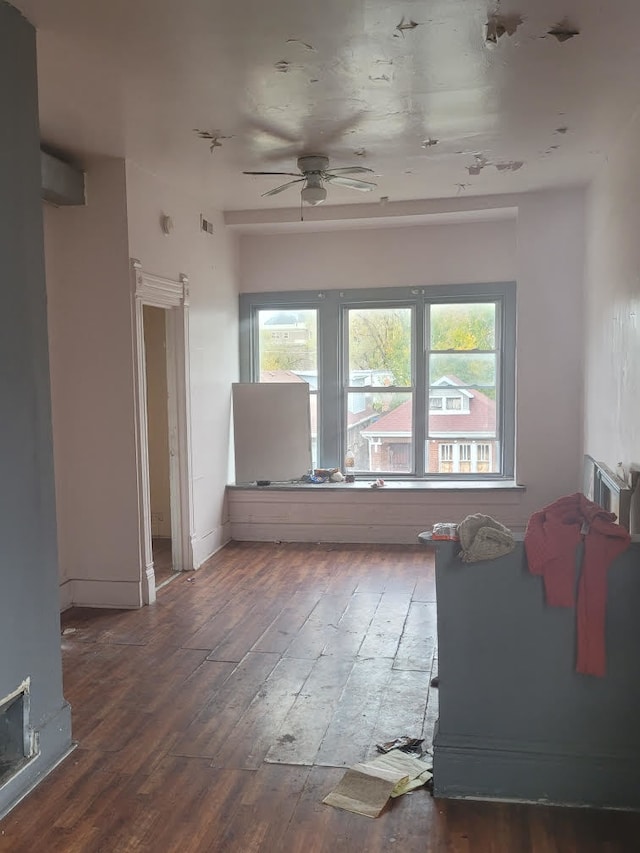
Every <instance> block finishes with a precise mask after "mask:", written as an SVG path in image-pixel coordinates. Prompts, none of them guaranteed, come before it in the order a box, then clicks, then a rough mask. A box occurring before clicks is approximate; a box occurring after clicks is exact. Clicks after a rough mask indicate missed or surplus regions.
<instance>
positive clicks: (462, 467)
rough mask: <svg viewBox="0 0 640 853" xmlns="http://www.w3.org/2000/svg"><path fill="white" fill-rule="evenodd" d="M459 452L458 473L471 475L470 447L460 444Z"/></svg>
mask: <svg viewBox="0 0 640 853" xmlns="http://www.w3.org/2000/svg"><path fill="white" fill-rule="evenodd" d="M458 450H459V471H460V473H461V474H470V473H471V470H472V469H471V445H470V444H461V445H460V446H459V448H458Z"/></svg>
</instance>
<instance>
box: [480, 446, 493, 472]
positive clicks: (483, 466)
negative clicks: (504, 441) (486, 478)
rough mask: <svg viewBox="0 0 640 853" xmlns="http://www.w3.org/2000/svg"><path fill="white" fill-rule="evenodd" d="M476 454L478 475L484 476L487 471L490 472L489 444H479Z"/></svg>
mask: <svg viewBox="0 0 640 853" xmlns="http://www.w3.org/2000/svg"><path fill="white" fill-rule="evenodd" d="M477 453H478V456H477V458H478V464H477V470H478V472H479V473H482V474H486V473H487V471H490V470H491V446H490V445H489V444H479V445H478V447H477Z"/></svg>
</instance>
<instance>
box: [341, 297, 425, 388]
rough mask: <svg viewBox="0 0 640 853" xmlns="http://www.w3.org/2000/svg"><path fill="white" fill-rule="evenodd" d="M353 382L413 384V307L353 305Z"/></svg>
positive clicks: (350, 334)
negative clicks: (355, 306)
mask: <svg viewBox="0 0 640 853" xmlns="http://www.w3.org/2000/svg"><path fill="white" fill-rule="evenodd" d="M348 323H349V384H350V385H352V386H353V385H374V386H378V387H383V386H385V385H401V386H410V385H411V382H412V380H411V308H351V309H349V311H348Z"/></svg>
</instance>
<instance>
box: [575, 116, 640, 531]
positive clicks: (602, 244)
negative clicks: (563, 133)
mask: <svg viewBox="0 0 640 853" xmlns="http://www.w3.org/2000/svg"><path fill="white" fill-rule="evenodd" d="M639 146H640V114H639V113H636V115H635V117H634V119H633V120H632V122H631V124H630V125H629V127H628V128H627V129H626V131H625V132H624V133H623V135H622V136H621V138H620V139H619V140H618V144H617V145H616V146H615V148H614V149H613V150H611V151H610V152H609V156H608V158H607V162H606V164H605V165H604V167H603V169H602V171H601V172H600V173H599V175H598V176H597V177H596V179H595V181H594V182H593V184H592V186H591V188H590V192H589V196H588V207H587V253H586V258H587V264H586V276H585V279H586V340H585V363H586V388H587V393H586V406H585V449H586V452H587V453H590V454H591V455H592V456H594V457H595V458H596V459H598V460H600V461H602V462H605V463H606V464H607V465H608V466H609V467H610V468H613V469H614V470H615V468H616V465H617V463H619V462H622V463H623V465H624V466H625V468H626V469H627V470H628V469H629V467H630V466H632V465H635V466H639V467H640V237H639V235H640V180H639V169H638V148H639ZM638 514H640V513H637V514H636V520H635V527H634V529H635V531H636V532H638V530H640V527H639V526H638V523H639V521H640V519H639V518H638V517H637V516H638Z"/></svg>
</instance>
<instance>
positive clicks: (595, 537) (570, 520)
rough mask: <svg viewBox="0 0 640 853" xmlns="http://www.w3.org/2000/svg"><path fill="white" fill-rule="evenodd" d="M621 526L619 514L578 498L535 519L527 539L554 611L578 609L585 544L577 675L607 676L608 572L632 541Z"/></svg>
mask: <svg viewBox="0 0 640 853" xmlns="http://www.w3.org/2000/svg"><path fill="white" fill-rule="evenodd" d="M615 520H616V516H615V515H614V514H613V513H611V512H607V511H606V510H603V509H602V508H601V507H599V506H598V505H597V504H595V503H593V502H592V501H590V500H588V499H587V498H586V497H585V496H584V495H582V494H580V493H579V492H578V493H577V494H575V495H567V497H564V498H560V499H559V500H557V501H555V503H552V504H549V506H546V507H544V509H542V510H540V512H536V513H534V514H533V515H532V516H531V518H530V519H529V524H528V525H527V532H526V534H525V537H524V545H525V550H526V553H527V562H528V564H529V571H531V572H532V573H533V574H534V575H542V577H543V579H544V589H545V598H546V601H547V604H549V605H550V606H551V607H573V605H574V604H575V570H576V547H577V546H578V544H579V543H580V541H581V540H582V539H584V556H583V560H582V567H581V569H582V570H581V573H580V580H579V582H578V602H577V637H578V655H577V661H576V670H577V672H581V673H584V674H586V675H600V676H602V675H604V674H605V671H606V655H605V616H606V607H607V571H608V570H609V567H610V566H611V564H612V562H613V561H614V560H615V558H616V557H617V556H618V555H619V554H622V552H623V551H626V549H627V548H628V547H629V542H630V541H631V538H630V536H629V533H628V532H627V531H626V530H625V529H624V527H620V525H619V524H616V523H615ZM583 530H584V531H586V532H585V533H583V532H582V531H583Z"/></svg>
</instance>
